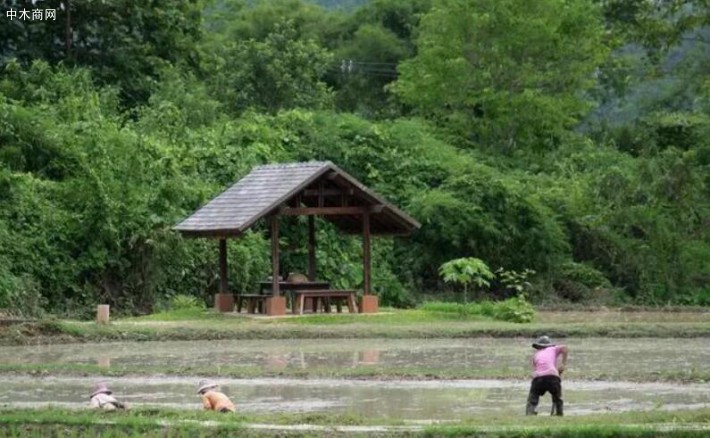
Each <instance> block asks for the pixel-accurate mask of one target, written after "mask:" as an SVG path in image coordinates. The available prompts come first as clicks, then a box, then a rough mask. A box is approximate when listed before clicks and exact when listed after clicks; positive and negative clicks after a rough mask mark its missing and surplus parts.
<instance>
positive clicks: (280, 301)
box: [265, 215, 286, 316]
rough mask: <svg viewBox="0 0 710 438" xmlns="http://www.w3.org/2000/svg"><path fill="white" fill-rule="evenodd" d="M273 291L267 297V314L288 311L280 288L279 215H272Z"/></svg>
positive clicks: (277, 314) (281, 313)
mask: <svg viewBox="0 0 710 438" xmlns="http://www.w3.org/2000/svg"><path fill="white" fill-rule="evenodd" d="M271 261H272V263H273V266H272V271H273V272H272V274H271V275H272V276H271V293H272V295H271V296H270V297H268V298H267V299H266V303H265V307H266V309H265V310H266V314H267V315H269V316H280V315H284V314H285V313H286V297H284V296H281V291H280V288H279V217H278V216H276V215H274V216H271Z"/></svg>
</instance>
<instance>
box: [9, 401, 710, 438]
mask: <svg viewBox="0 0 710 438" xmlns="http://www.w3.org/2000/svg"><path fill="white" fill-rule="evenodd" d="M254 423H258V424H273V425H283V426H288V425H298V424H308V425H314V426H327V427H329V429H327V430H330V431H331V432H330V433H328V434H327V435H328V436H333V435H337V433H336V432H335V431H332V427H335V426H374V425H384V426H389V427H394V428H396V427H397V426H403V425H406V423H404V422H402V421H399V420H392V419H389V418H377V417H373V416H358V415H352V414H329V413H316V414H246V413H237V414H236V415H224V414H218V413H214V412H205V411H201V410H195V411H178V410H171V409H154V408H138V409H134V410H129V411H114V412H102V411H90V410H85V411H72V410H63V409H52V408H50V409H43V410H28V409H9V410H7V409H6V410H0V433H1V434H2V435H3V436H23V437H24V436H102V437H106V436H110V437H114V436H116V437H118V436H149V437H164V436H171V437H173V436H175V437H183V436H185V437H188V436H205V437H207V436H209V437H212V436H264V435H278V436H283V435H289V436H291V435H292V434H291V433H287V432H286V431H284V430H277V431H272V432H263V431H259V430H255V429H253V428H251V427H250V424H254ZM708 428H710V409H701V410H691V411H677V412H653V411H652V412H635V413H633V412H632V413H622V414H606V415H588V416H577V417H564V418H550V417H547V416H544V417H543V416H539V417H524V416H499V417H495V416H494V417H489V416H486V417H481V416H476V417H472V418H471V419H469V420H466V421H463V422H457V423H448V424H445V425H435V426H427V427H424V428H422V429H421V430H419V431H410V432H405V433H397V432H396V431H391V432H388V433H385V435H386V436H397V435H407V436H431V437H434V436H436V437H439V436H451V437H456V436H499V437H534V436H553V437H573V436H582V437H592V436H594V437H597V436H601V437H604V436H608V437H611V436H623V437H651V436H673V437H696V436H697V437H699V436H707V434H708V432H709V430H708ZM300 434H304V435H305V436H323V435H324V433H323V430H316V431H310V432H308V431H305V432H300ZM379 435H380V436H381V434H379Z"/></svg>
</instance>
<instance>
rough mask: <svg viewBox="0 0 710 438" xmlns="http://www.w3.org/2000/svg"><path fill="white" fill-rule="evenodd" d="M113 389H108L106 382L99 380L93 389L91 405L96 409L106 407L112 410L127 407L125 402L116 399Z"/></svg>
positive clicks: (90, 398) (90, 397)
mask: <svg viewBox="0 0 710 438" xmlns="http://www.w3.org/2000/svg"><path fill="white" fill-rule="evenodd" d="M111 394H113V391H111V390H110V389H108V386H107V385H106V383H104V382H99V383H97V384H95V385H94V389H93V390H92V391H91V395H90V396H89V407H90V408H94V409H105V410H108V411H112V410H114V409H126V408H127V406H126V404H125V403H121V402H120V401H118V400H116V398H115V397H114V396H113V395H111Z"/></svg>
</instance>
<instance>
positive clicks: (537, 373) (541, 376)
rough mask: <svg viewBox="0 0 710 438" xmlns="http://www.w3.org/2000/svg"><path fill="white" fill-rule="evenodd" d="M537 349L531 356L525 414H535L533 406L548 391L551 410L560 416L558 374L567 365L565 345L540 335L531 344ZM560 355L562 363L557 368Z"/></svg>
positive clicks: (560, 383)
mask: <svg viewBox="0 0 710 438" xmlns="http://www.w3.org/2000/svg"><path fill="white" fill-rule="evenodd" d="M532 346H533V348H534V349H536V350H537V352H536V353H535V355H534V356H533V358H532V365H533V380H532V384H531V385H530V394H529V395H528V404H527V407H526V408H525V415H537V412H536V411H535V408H537V404H538V402H539V401H540V396H541V395H544V394H545V393H546V392H549V393H550V395H551V396H552V403H553V412H554V413H556V414H557V415H560V416H562V404H563V403H562V380H561V379H560V374H562V371H564V370H565V366H566V365H567V347H565V346H564V345H555V344H553V343H552V342H551V341H550V338H549V337H547V336H540V337H539V338H538V339H537V341H535V342H534V343H533V344H532ZM559 356H562V364H560V367H559V368H557V358H558V357H559Z"/></svg>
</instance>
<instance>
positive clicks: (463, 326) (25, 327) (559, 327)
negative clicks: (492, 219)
mask: <svg viewBox="0 0 710 438" xmlns="http://www.w3.org/2000/svg"><path fill="white" fill-rule="evenodd" d="M542 333H545V334H548V335H550V336H554V337H556V338H564V337H572V336H573V337H604V336H606V337H618V338H625V337H665V338H670V337H674V338H675V337H677V338H687V337H707V336H710V313H707V312H678V311H673V312H662V311H654V312H636V311H631V312H626V311H601V312H539V313H538V316H537V318H536V320H535V321H534V322H532V323H529V324H517V323H512V322H503V321H496V320H493V319H490V318H487V317H483V316H479V315H457V314H451V313H443V312H442V313H437V312H427V311H422V310H388V311H385V312H382V313H380V314H375V315H349V314H332V315H322V314H319V315H307V316H301V317H290V316H288V317H283V318H268V317H248V316H245V315H234V314H228V315H222V314H215V313H212V312H209V311H187V312H184V311H183V312H168V313H162V314H155V315H150V316H146V317H139V318H127V319H119V320H115V321H114V322H112V323H111V324H109V325H107V326H98V325H96V324H95V323H93V322H90V321H66V320H45V321H38V322H23V323H18V324H7V325H4V326H2V327H0V344H1V345H26V344H41V343H72V342H102V341H165V340H211V339H293V338H303V339H310V338H317V339H323V338H475V337H530V338H532V337H535V336H538V335H540V334H542Z"/></svg>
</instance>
